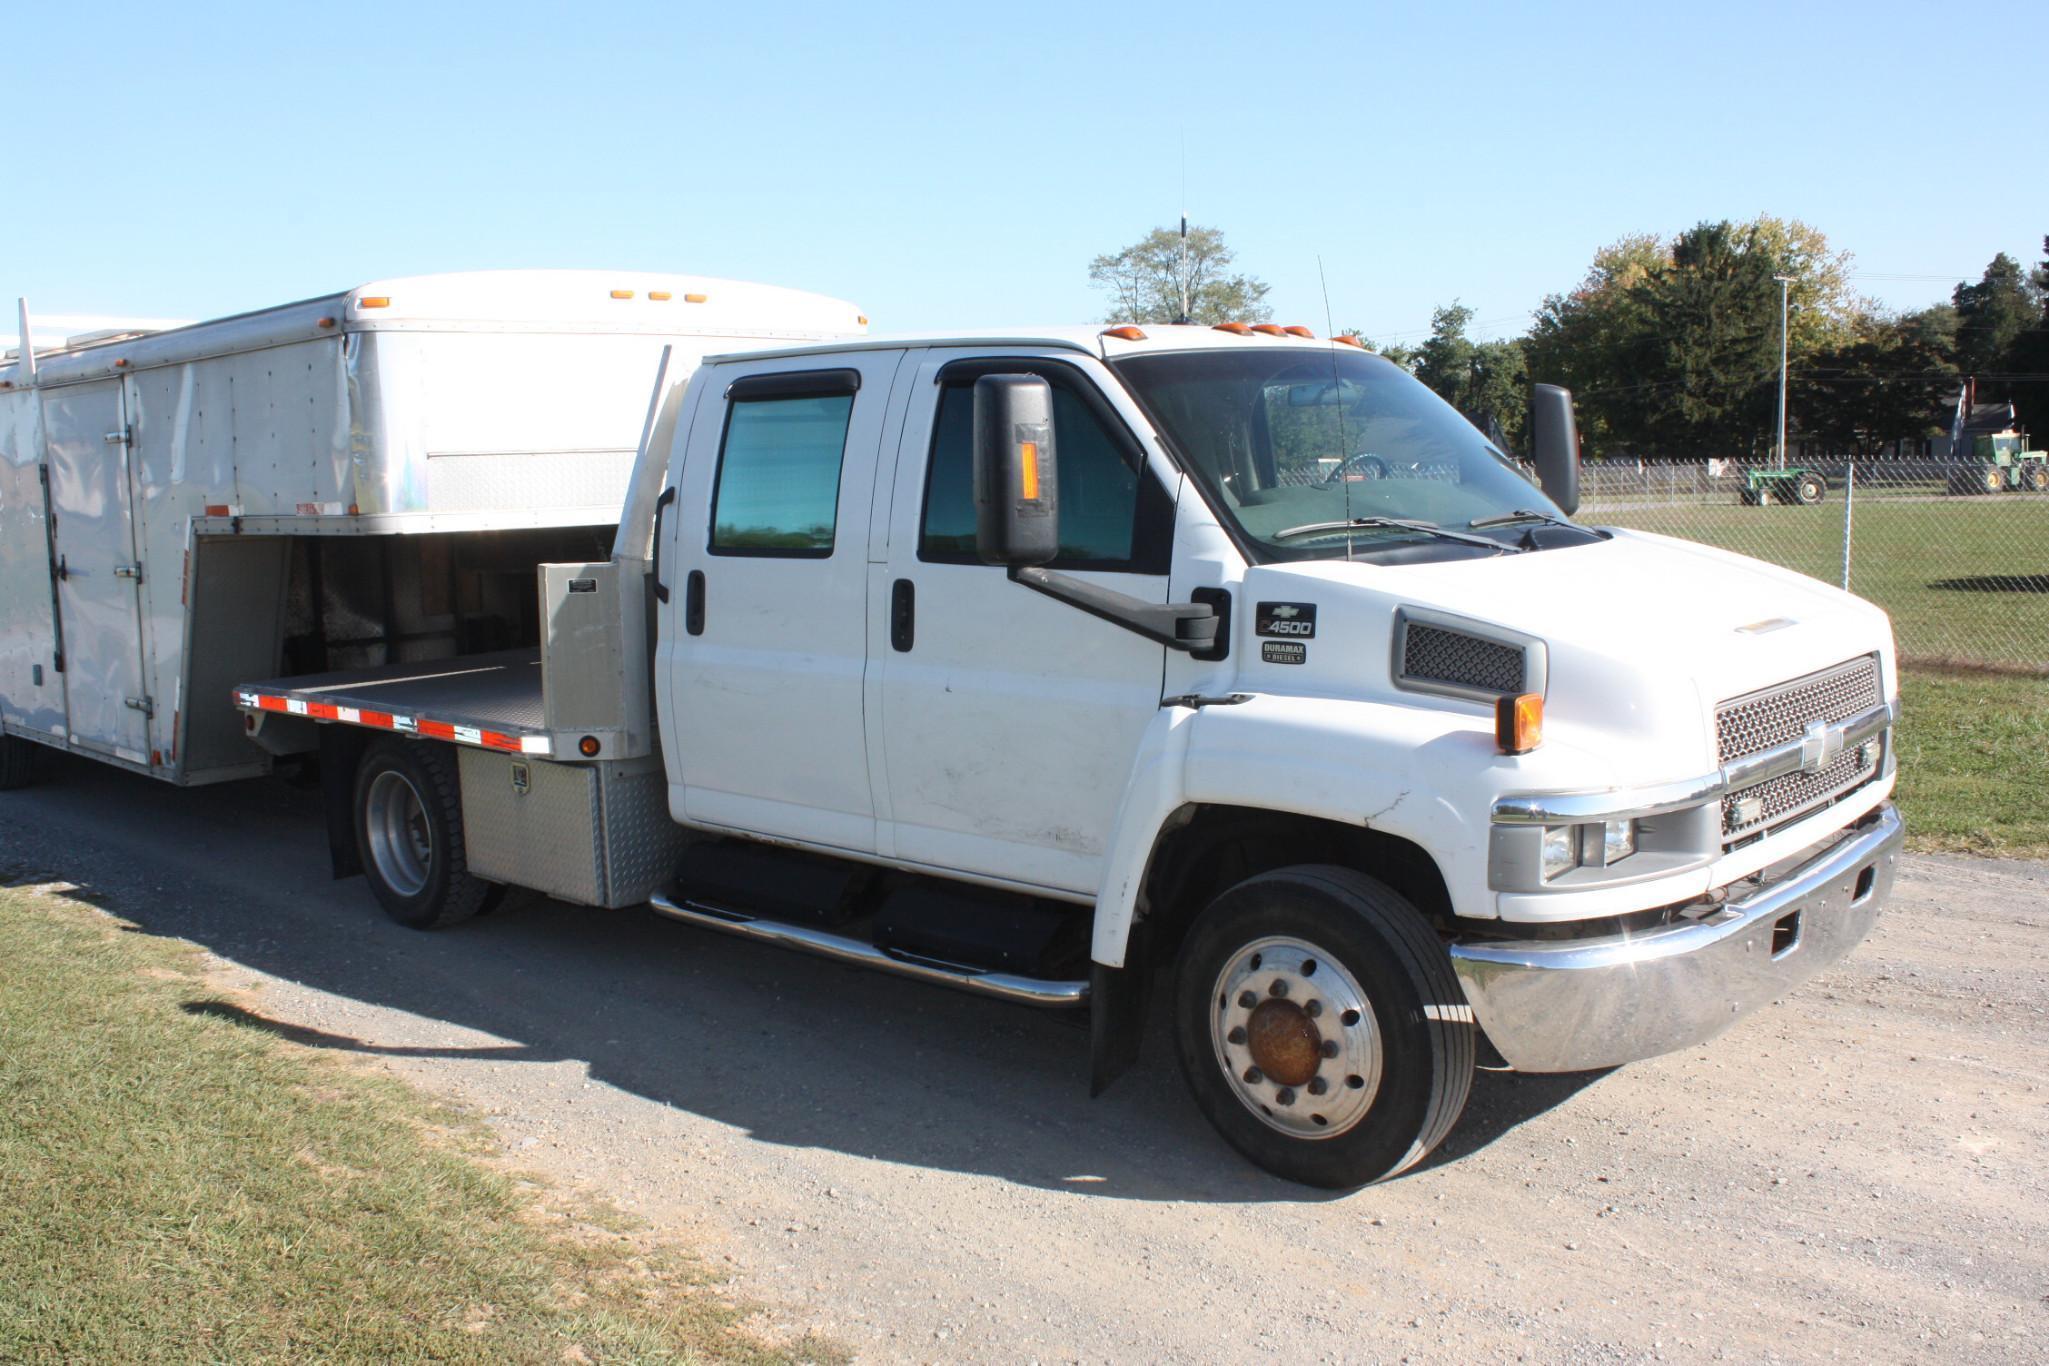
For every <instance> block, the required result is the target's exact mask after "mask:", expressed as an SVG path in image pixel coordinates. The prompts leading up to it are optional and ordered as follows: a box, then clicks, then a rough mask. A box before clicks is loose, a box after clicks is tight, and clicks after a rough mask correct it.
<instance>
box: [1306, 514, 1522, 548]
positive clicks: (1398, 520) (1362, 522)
mask: <svg viewBox="0 0 2049 1366" xmlns="http://www.w3.org/2000/svg"><path fill="white" fill-rule="evenodd" d="M1372 527H1392V528H1394V529H1395V530H1397V531H1420V532H1422V533H1423V534H1424V535H1426V536H1439V537H1442V538H1443V539H1445V540H1447V541H1464V542H1465V543H1466V544H1467V545H1484V546H1486V547H1487V548H1488V549H1489V550H1494V551H1502V550H1507V549H1508V548H1509V547H1507V546H1505V545H1503V544H1502V543H1501V542H1499V541H1495V540H1490V539H1488V538H1487V537H1485V536H1468V535H1466V534H1465V533H1464V532H1460V531H1446V530H1445V529H1444V528H1443V527H1441V526H1439V525H1437V523H1435V522H1420V521H1412V520H1410V519H1409V518H1406V517H1351V518H1348V519H1346V520H1345V521H1342V522H1309V523H1306V524H1304V525H1302V526H1291V527H1289V528H1287V529H1286V530H1284V531H1276V532H1275V533H1274V534H1273V535H1271V536H1269V537H1267V539H1268V540H1270V541H1285V540H1287V539H1288V538H1289V537H1291V536H1311V535H1314V534H1315V533H1317V532H1319V531H1354V530H1358V529H1361V528H1372Z"/></svg>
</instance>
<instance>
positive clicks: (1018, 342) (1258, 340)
mask: <svg viewBox="0 0 2049 1366" xmlns="http://www.w3.org/2000/svg"><path fill="white" fill-rule="evenodd" d="M1240 326H1246V325H1245V324H1227V325H1224V326H1217V327H1204V326H1189V325H1182V324H1172V323H1158V324H1156V323H1146V324H1144V325H1134V324H1128V323H1090V324H1085V325H1080V326H1063V327H1011V328H993V329H987V330H976V331H972V332H878V333H871V334H869V335H867V336H864V337H852V338H848V339H846V340H844V341H830V342H815V343H812V344H810V345H806V346H792V347H785V348H780V349H777V350H772V351H748V352H745V353H744V355H742V354H740V353H735V354H732V355H723V356H708V357H706V359H707V360H708V361H714V362H716V361H725V360H732V359H746V360H764V359H770V358H781V357H786V356H807V355H831V354H833V353H835V352H842V351H871V350H876V349H884V348H889V347H913V346H1044V347H1058V348H1061V349H1064V350H1069V351H1083V352H1086V353H1088V354H1089V355H1092V356H1096V357H1099V358H1101V359H1103V360H1117V359H1120V358H1122V357H1125V356H1137V355H1145V354H1146V353H1148V352H1155V351H1214V350H1217V349H1219V348H1221V347H1236V346H1262V347H1286V348H1289V349H1291V350H1299V351H1318V352H1328V351H1329V350H1330V348H1331V346H1332V344H1333V343H1332V339H1331V338H1328V337H1317V336H1316V335H1315V334H1314V333H1312V332H1311V331H1310V330H1309V329H1308V328H1301V329H1298V330H1297V331H1296V332H1294V333H1289V332H1286V331H1280V332H1279V333H1278V335H1276V334H1275V333H1274V332H1261V331H1255V330H1251V329H1250V328H1249V327H1248V329H1247V330H1246V331H1244V332H1242V333H1241V332H1237V331H1234V330H1230V329H1232V328H1236V327H1240ZM1257 326H1260V327H1270V326H1272V324H1264V323H1262V324H1258V325H1257ZM1131 333H1137V334H1138V335H1137V336H1135V337H1134V336H1131V335H1129V334H1131ZM1337 344H1338V345H1341V346H1342V345H1350V344H1349V343H1337Z"/></svg>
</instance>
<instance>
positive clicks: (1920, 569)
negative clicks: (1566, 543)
mask: <svg viewBox="0 0 2049 1366" xmlns="http://www.w3.org/2000/svg"><path fill="white" fill-rule="evenodd" d="M1842 497H1843V495H1842V490H1841V489H1840V488H1838V489H1832V490H1831V491H1830V493H1829V498H1828V501H1827V502H1825V503H1822V504H1820V505H1819V506H1816V507H1797V506H1769V507H1743V506H1740V505H1738V504H1737V503H1735V501H1734V500H1733V498H1730V499H1728V500H1727V501H1718V502H1714V503H1688V504H1686V505H1683V506H1681V505H1667V506H1631V505H1629V504H1626V503H1596V504H1591V505H1589V506H1588V507H1587V508H1586V509H1585V510H1584V511H1583V512H1582V514H1581V519H1582V520H1584V521H1589V522H1594V523H1598V524H1601V525H1608V526H1627V527H1636V528H1639V529H1641V530H1645V531H1656V532H1661V533H1664V534H1666V535H1671V536H1683V537H1685V538H1687V539H1689V540H1696V541H1704V542H1706V543H1708V544H1710V545H1717V546H1722V547H1724V548H1726V549H1729V550H1734V551H1737V552H1739V553H1741V554H1744V555H1753V556H1756V557H1757V558H1759V559H1765V560H1770V561H1772V562H1774V563H1776V564H1782V565H1785V566H1786V567H1787V568H1789V569H1797V570H1799V571H1800V572H1801V573H1803V574H1811V575H1813V576H1814V577H1815V578H1818V579H1821V580H1823V581H1824V582H1827V583H1840V582H1841V581H1842V569H1843V502H1842ZM1852 530H1853V534H1852V548H1853V552H1854V556H1853V559H1852V562H1851V567H1850V589H1851V591H1852V592H1855V593H1857V594H1859V595H1860V596H1863V597H1866V598H1869V599H1870V600H1871V601H1873V602H1875V603H1877V604H1878V605H1879V606H1881V607H1883V608H1885V609H1886V611H1888V612H1890V613H1891V614H1892V619H1893V631H1894V634H1895V636H1896V637H1897V639H1898V641H1899V647H1900V652H1901V654H1902V655H1904V656H1905V657H1906V658H1908V659H1909V660H1921V661H1926V662H1929V663H1961V664H1969V665H1979V666H1986V665H1989V666H1993V667H1998V668H2005V669H2018V670H2023V671H2026V670H2033V671H2037V672H2049V498H2043V497H2041V496H2039V495H2026V496H2023V495H2019V494H2011V495H2007V496H2005V497H2004V498H2003V499H2002V498H1926V499H1920V498H1900V497H1871V496H1860V497H1859V498H1858V500H1857V504H1856V508H1855V512H1854V520H1853V529H1852Z"/></svg>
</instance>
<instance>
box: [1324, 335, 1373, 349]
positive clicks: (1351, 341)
mask: <svg viewBox="0 0 2049 1366" xmlns="http://www.w3.org/2000/svg"><path fill="white" fill-rule="evenodd" d="M1331 340H1332V341H1334V342H1343V343H1344V344H1345V345H1347V346H1356V347H1358V348H1359V349H1360V350H1361V351H1364V350H1365V349H1366V343H1365V342H1362V341H1360V340H1359V339H1358V338H1357V337H1355V336H1353V335H1352V334H1351V333H1349V332H1347V333H1346V334H1345V335H1344V336H1342V337H1332V338H1331Z"/></svg>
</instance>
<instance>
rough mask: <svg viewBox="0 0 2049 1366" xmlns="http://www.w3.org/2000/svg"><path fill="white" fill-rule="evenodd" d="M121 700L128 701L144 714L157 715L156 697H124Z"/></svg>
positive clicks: (130, 705)
mask: <svg viewBox="0 0 2049 1366" xmlns="http://www.w3.org/2000/svg"><path fill="white" fill-rule="evenodd" d="M121 700H122V701H123V702H126V703H127V704H128V705H129V707H131V708H132V709H134V710H136V711H139V712H141V713H142V714H143V715H144V716H155V715H156V714H157V704H156V699H155V698H151V697H124V698H122V699H121Z"/></svg>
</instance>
